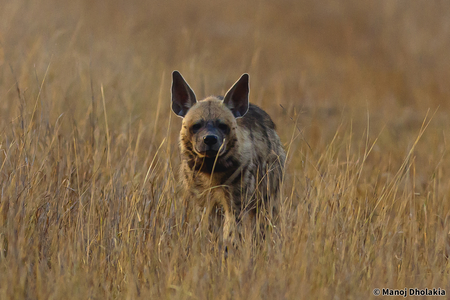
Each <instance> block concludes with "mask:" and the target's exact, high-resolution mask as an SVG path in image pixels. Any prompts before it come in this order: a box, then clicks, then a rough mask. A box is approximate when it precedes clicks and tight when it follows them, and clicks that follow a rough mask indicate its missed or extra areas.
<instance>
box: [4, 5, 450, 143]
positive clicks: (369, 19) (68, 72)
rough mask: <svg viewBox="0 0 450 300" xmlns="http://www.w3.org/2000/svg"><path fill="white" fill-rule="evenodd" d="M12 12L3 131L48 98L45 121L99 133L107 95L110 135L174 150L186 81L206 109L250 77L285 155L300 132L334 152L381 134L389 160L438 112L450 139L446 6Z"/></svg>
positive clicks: (24, 8)
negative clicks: (178, 94)
mask: <svg viewBox="0 0 450 300" xmlns="http://www.w3.org/2000/svg"><path fill="white" fill-rule="evenodd" d="M1 8H2V9H1V12H0V109H1V118H0V124H1V126H2V128H5V126H8V124H10V122H11V121H12V120H14V119H15V118H17V116H18V115H19V114H20V113H28V114H31V113H32V111H33V109H34V106H35V102H36V99H37V95H39V101H38V105H37V110H38V111H39V116H40V118H41V120H46V121H47V122H50V123H51V124H53V123H55V121H56V119H57V118H58V117H59V116H60V115H61V114H65V116H66V117H67V116H69V117H70V118H72V119H74V120H77V122H81V123H82V122H83V120H86V122H88V121H89V120H91V122H92V118H93V116H94V117H95V118H98V116H100V118H101V117H102V110H101V107H102V106H101V102H100V101H101V86H103V87H104V94H105V102H106V107H107V112H108V115H109V116H110V118H111V120H113V122H110V123H111V124H110V125H109V126H110V128H111V130H112V132H116V133H117V134H119V133H120V132H124V131H127V130H130V128H131V130H134V129H137V128H138V126H139V125H138V123H139V122H142V124H143V125H142V126H143V128H144V129H143V130H146V135H150V133H154V132H155V129H156V130H158V129H164V128H167V126H169V128H171V136H172V135H173V137H174V139H176V134H177V131H178V128H179V123H178V122H179V121H178V120H177V121H175V122H177V123H176V124H177V125H175V126H170V125H169V123H168V122H167V120H168V118H173V116H171V112H170V109H169V108H170V104H169V102H170V93H169V89H170V84H171V78H170V77H171V72H172V71H173V70H175V69H176V70H179V71H180V72H181V73H182V74H183V75H184V77H185V78H186V80H187V81H188V82H189V83H190V85H191V86H192V88H193V89H194V91H195V92H196V94H197V97H198V98H203V97H205V96H208V95H210V94H221V93H222V94H223V93H224V92H225V91H226V90H227V89H228V88H229V87H230V86H231V85H232V84H233V83H234V81H235V80H237V79H238V78H239V76H240V75H241V74H242V73H244V72H247V73H249V74H250V78H251V102H253V103H255V104H258V105H260V106H262V107H263V108H264V109H265V110H267V111H268V112H269V113H270V114H271V115H272V117H273V118H274V120H275V122H276V123H277V125H278V126H279V128H281V130H280V131H281V132H280V135H281V136H282V139H284V140H285V141H286V140H287V139H289V138H290V136H291V134H292V131H291V130H284V129H286V128H293V127H294V124H295V123H298V124H299V125H301V128H302V130H304V132H303V134H304V136H305V137H306V138H307V139H308V141H309V142H310V143H312V144H314V143H316V142H317V143H319V144H320V143H323V144H326V141H329V140H330V139H331V138H332V136H333V135H334V134H335V133H336V128H337V126H339V124H342V123H346V124H347V123H349V124H350V123H351V124H352V126H353V128H354V130H356V131H358V130H359V129H361V130H362V131H365V130H367V124H368V122H369V123H370V127H371V132H374V136H377V135H378V134H379V133H380V132H381V130H385V131H386V132H387V133H386V134H385V135H383V138H382V139H385V142H384V143H385V145H386V147H389V145H391V144H392V143H393V142H395V143H397V142H398V143H401V142H402V140H403V139H402V138H403V137H404V136H405V134H406V135H407V134H408V132H409V131H410V130H412V131H411V135H412V136H416V135H417V133H418V128H420V126H421V125H422V121H423V119H424V117H425V115H426V113H427V110H430V114H432V113H434V112H436V111H437V112H436V115H435V116H434V120H433V123H432V125H433V126H437V129H438V130H437V131H434V132H433V133H431V136H435V138H438V139H441V138H442V137H443V133H442V130H441V129H443V128H446V127H448V125H449V124H448V121H447V117H446V116H447V114H448V109H449V103H448V102H449V101H448V98H449V95H450V85H449V84H448V80H449V78H450V55H449V50H450V2H448V1H433V2H429V1H406V0H405V1H392V0H386V1H364V2H361V1H356V0H355V1H331V0H330V1H320V2H317V1H287V0H283V1H277V2H276V3H275V2H272V1H245V2H242V1H221V0H219V1H200V0H194V1H175V0H169V1H164V2H161V1H118V0H112V1H39V2H35V1H1ZM41 87H42V90H41V92H40V93H39V91H40V89H41ZM17 88H19V90H20V92H19V93H20V96H19V97H18V93H17ZM19 98H22V100H23V101H22V103H20V102H21V101H19ZM99 107H100V108H99ZM20 111H21V112H20ZM368 118H369V120H368ZM155 119H156V120H155ZM175 119H177V118H175ZM86 124H87V125H86V126H88V123H86ZM172 128H174V130H172ZM383 128H384V129H383ZM160 131H161V130H160ZM86 132H87V131H86ZM158 132H159V131H158ZM161 132H162V133H163V135H165V134H166V131H164V130H162V131H161ZM144 135H145V134H144ZM444 135H445V133H444ZM156 138H157V139H159V140H161V139H162V137H159V138H158V136H156ZM410 143H411V138H408V139H407V141H406V140H405V146H406V145H407V144H410ZM381 145H383V141H381ZM150 147H153V148H154V147H156V146H152V145H150ZM385 149H386V148H385Z"/></svg>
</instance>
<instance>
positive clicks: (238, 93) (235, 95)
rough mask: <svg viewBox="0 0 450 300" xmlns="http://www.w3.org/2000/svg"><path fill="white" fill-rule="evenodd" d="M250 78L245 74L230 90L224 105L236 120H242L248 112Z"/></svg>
mask: <svg viewBox="0 0 450 300" xmlns="http://www.w3.org/2000/svg"><path fill="white" fill-rule="evenodd" d="M248 81H249V76H248V74H244V75H242V76H241V78H239V80H238V81H236V83H235V84H234V85H233V86H232V87H231V89H229V90H228V92H227V93H226V94H225V98H224V99H223V103H224V104H225V105H226V106H227V107H228V108H229V109H230V110H231V112H232V113H233V115H234V117H235V118H242V117H243V116H244V115H245V114H246V113H247V111H248V106H249V103H248V94H249V92H250V88H249V85H248Z"/></svg>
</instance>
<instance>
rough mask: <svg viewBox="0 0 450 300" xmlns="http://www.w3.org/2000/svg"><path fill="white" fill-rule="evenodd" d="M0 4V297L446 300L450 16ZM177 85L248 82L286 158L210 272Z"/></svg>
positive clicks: (206, 5)
mask: <svg viewBox="0 0 450 300" xmlns="http://www.w3.org/2000/svg"><path fill="white" fill-rule="evenodd" d="M39 2H40V3H39ZM0 7H1V9H0V187H1V191H0V299H245V300H250V299H367V298H375V297H374V296H373V295H372V290H373V289H374V288H392V289H403V288H405V287H407V288H429V289H430V288H439V287H440V288H443V289H446V291H447V296H446V297H448V295H449V294H450V285H449V282H450V281H449V280H450V275H449V271H450V263H449V258H448V255H450V243H449V241H450V239H449V231H450V174H449V172H450V171H449V168H450V155H449V149H447V141H449V139H450V118H449V110H450V105H449V104H450V102H449V99H450V84H449V78H450V55H449V49H450V2H449V1H406V0H405V1H397V0H380V1H357V0H349V1H332V0H325V1H320V3H319V2H318V1H315V2H314V1H308V2H306V1H288V0H282V1H278V2H270V1H253V0H250V1H246V2H242V1H223V0H218V1H201V0H193V1H189V2H188V1H176V0H168V1H147V2H144V1H142V2H141V1H119V0H111V1H87V0H84V1H56V0H54V1H25V0H20V1H19V0H18V1H7V0H0ZM175 69H176V70H179V71H180V72H181V73H182V74H183V75H184V76H185V78H186V80H187V81H188V82H189V84H190V85H191V86H192V88H193V89H194V91H195V92H196V94H197V96H199V97H205V96H208V95H210V94H223V93H224V92H225V91H226V90H227V89H228V88H229V87H230V86H231V85H232V84H233V83H234V82H235V81H236V80H237V79H238V78H239V76H240V75H241V74H242V73H244V72H248V73H249V74H250V81H251V83H250V84H251V93H250V99H251V100H250V101H251V102H253V103H255V104H257V105H259V106H261V107H262V108H263V109H265V110H266V111H267V112H268V113H269V114H270V115H271V116H272V118H273V120H274V121H275V123H276V124H277V127H278V133H279V135H280V138H281V140H282V142H283V145H284V147H285V149H286V152H287V153H288V158H287V164H286V175H285V180H284V183H283V188H282V190H283V193H282V197H281V202H280V205H279V211H280V213H279V216H278V219H277V220H273V226H272V227H271V228H270V230H269V231H268V232H267V234H266V238H265V239H264V240H263V241H260V242H259V243H257V242H255V241H251V240H242V241H240V242H239V245H238V247H237V248H236V249H235V251H233V252H232V253H231V254H230V256H229V257H228V259H226V260H225V259H224V258H223V255H222V254H223V253H222V250H221V248H220V245H219V243H218V239H217V236H214V234H210V235H205V234H199V231H196V228H197V227H198V224H197V223H196V222H195V220H196V219H195V218H194V217H193V218H188V219H186V218H184V216H185V212H186V211H187V210H189V208H187V207H184V206H183V204H182V202H181V201H180V199H181V196H180V192H179V189H178V187H179V180H178V166H179V162H180V153H179V150H178V141H177V138H178V131H179V129H180V126H181V119H179V118H177V117H176V116H175V115H174V114H173V113H172V112H171V110H170V85H171V72H172V71H173V70H175ZM446 297H441V299H445V298H446ZM378 298H383V297H378ZM415 299H420V297H417V298H415Z"/></svg>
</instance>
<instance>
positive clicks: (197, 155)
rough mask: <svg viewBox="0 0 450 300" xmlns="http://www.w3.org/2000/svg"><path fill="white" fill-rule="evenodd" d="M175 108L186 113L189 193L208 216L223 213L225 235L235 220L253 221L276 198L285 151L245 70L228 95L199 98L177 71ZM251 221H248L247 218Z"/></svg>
mask: <svg viewBox="0 0 450 300" xmlns="http://www.w3.org/2000/svg"><path fill="white" fill-rule="evenodd" d="M172 110H173V111H174V112H175V114H177V115H178V116H180V117H182V118H183V124H182V128H181V132H180V148H181V153H182V165H181V177H182V182H183V188H184V191H183V192H184V195H186V197H187V198H186V199H187V200H188V201H195V203H196V204H197V206H198V207H200V208H202V209H203V211H204V213H205V214H206V216H207V219H208V218H209V216H210V214H211V213H212V212H213V210H216V211H217V209H219V210H220V211H221V212H222V213H223V216H224V223H223V239H224V242H228V241H231V240H233V239H234V235H235V234H234V232H235V228H236V227H235V225H236V224H239V223H241V222H242V221H244V220H251V223H254V220H256V217H257V216H258V215H259V212H263V211H264V212H270V211H272V209H273V205H274V204H275V203H274V201H276V200H277V197H278V194H279V190H280V184H281V180H282V175H283V167H284V161H285V158H286V154H285V152H284V150H283V147H282V145H281V142H280V138H279V137H278V135H277V133H276V131H275V124H274V123H273V122H272V120H271V118H270V117H269V115H268V114H267V113H266V112H265V111H263V110H262V109H260V108H259V107H258V106H256V105H253V104H250V103H249V76H248V74H244V75H242V76H241V78H240V79H239V80H238V81H237V82H236V83H235V84H234V85H233V86H232V87H231V89H230V90H228V92H227V93H226V94H225V97H214V96H211V97H207V98H205V99H204V100H201V101H197V99H196V97H195V94H194V92H193V90H192V89H191V88H190V86H189V85H188V84H187V83H186V81H185V80H184V78H183V77H182V76H181V74H180V73H179V72H178V71H174V72H173V73H172ZM246 222H247V221H246Z"/></svg>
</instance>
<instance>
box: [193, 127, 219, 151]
mask: <svg viewBox="0 0 450 300" xmlns="http://www.w3.org/2000/svg"><path fill="white" fill-rule="evenodd" d="M221 146H222V140H221V138H220V136H219V135H217V134H215V133H214V132H205V134H204V135H200V136H199V137H198V138H197V143H196V147H195V149H196V150H197V152H198V153H199V154H201V155H204V156H206V157H216V156H217V155H220V154H219V151H221Z"/></svg>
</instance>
